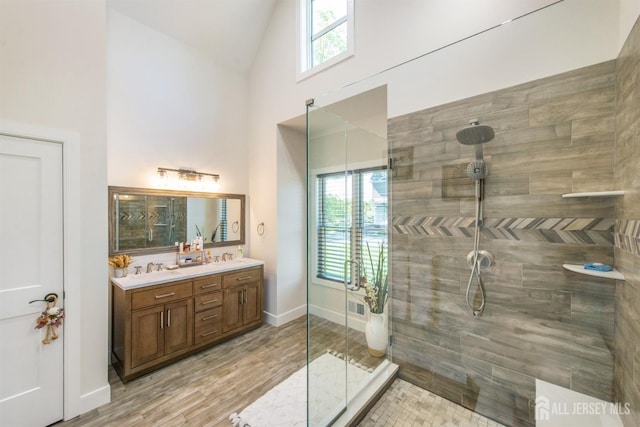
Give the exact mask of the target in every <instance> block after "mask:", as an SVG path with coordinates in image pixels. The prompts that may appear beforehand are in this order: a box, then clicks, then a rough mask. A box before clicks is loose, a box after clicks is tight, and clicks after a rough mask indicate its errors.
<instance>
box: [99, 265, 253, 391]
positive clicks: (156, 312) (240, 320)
mask: <svg viewBox="0 0 640 427" xmlns="http://www.w3.org/2000/svg"><path fill="white" fill-rule="evenodd" d="M263 264H264V263H263V262H262V261H257V260H253V259H249V258H241V259H237V260H233V261H228V262H219V263H209V264H204V265H201V266H195V267H188V268H181V269H178V270H170V271H169V270H166V271H161V272H153V273H149V274H141V275H129V276H127V277H123V278H112V279H111V290H112V299H113V304H112V358H113V366H114V368H115V369H116V372H117V373H118V375H120V378H121V379H122V380H123V381H125V382H126V381H129V380H130V379H132V378H135V377H137V376H140V375H143V374H145V373H147V372H150V371H152V370H154V369H157V368H159V367H161V366H164V365H167V364H169V363H171V362H174V361H175V360H177V359H180V358H183V357H185V356H187V355H190V354H193V353H196V352H198V351H201V350H203V349H204V348H207V347H210V346H212V345H215V344H217V343H219V342H221V341H224V340H226V339H229V338H231V337H234V336H237V335H240V334H242V333H244V332H247V331H249V330H251V329H255V328H257V327H259V326H260V325H261V324H262V294H263V291H262V290H263V280H264V270H263Z"/></svg>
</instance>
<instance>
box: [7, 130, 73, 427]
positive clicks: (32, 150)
mask: <svg viewBox="0 0 640 427" xmlns="http://www.w3.org/2000/svg"><path fill="white" fill-rule="evenodd" d="M62 208H63V203H62V144H58V143H55V142H48V141H38V140H32V139H26V138H18V137H12V136H6V135H0V425H3V426H12V427H18V426H20V427H21V426H37V427H41V426H46V425H48V424H51V423H54V422H56V421H58V420H61V419H62V418H63V357H62V356H63V340H64V331H63V327H60V328H58V329H57V330H56V331H57V333H58V335H59V338H58V339H57V340H53V341H51V343H50V344H43V343H42V340H43V339H44V335H45V333H46V330H47V328H46V327H45V328H42V329H37V330H36V329H35V326H36V319H37V317H38V316H39V315H40V313H41V312H42V311H43V310H44V308H45V303H44V302H43V301H38V302H34V303H33V304H29V301H32V300H42V299H43V298H44V297H45V296H46V295H47V294H49V293H52V292H53V293H56V294H58V296H59V298H58V306H63V305H64V304H63V295H62V292H63V264H62V261H63V228H62V227H63V211H62Z"/></svg>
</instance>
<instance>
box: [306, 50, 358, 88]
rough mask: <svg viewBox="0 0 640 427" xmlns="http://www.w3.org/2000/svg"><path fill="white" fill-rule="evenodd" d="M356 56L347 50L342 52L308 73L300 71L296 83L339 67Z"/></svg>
mask: <svg viewBox="0 0 640 427" xmlns="http://www.w3.org/2000/svg"><path fill="white" fill-rule="evenodd" d="M353 55H354V52H353V50H351V51H350V50H346V51H344V52H342V53H341V54H340V55H336V56H334V57H333V58H331V59H329V60H327V61H325V62H323V63H322V64H319V65H316V66H315V67H313V68H310V69H308V70H306V71H300V70H298V72H297V74H296V83H299V82H301V81H303V80H305V79H307V78H309V77H311V76H314V75H316V74H318V73H320V72H322V71H324V70H326V69H328V68H331V67H333V66H334V65H337V64H339V63H341V62H342V61H345V60H347V59H349V58H351V57H352V56H353Z"/></svg>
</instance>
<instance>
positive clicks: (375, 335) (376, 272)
mask: <svg viewBox="0 0 640 427" xmlns="http://www.w3.org/2000/svg"><path fill="white" fill-rule="evenodd" d="M386 249H387V248H386V246H385V245H384V243H380V246H379V248H378V254H377V257H375V259H374V257H373V256H372V254H371V247H370V246H369V243H368V242H367V255H368V258H369V259H368V261H369V265H366V264H365V276H364V277H363V279H362V282H363V286H364V290H365V297H364V301H365V302H366V303H367V306H368V307H369V311H368V313H367V324H366V326H365V336H366V338H367V346H368V347H369V354H371V355H372V356H375V357H382V356H384V355H385V353H386V351H387V345H388V342H389V328H388V325H387V313H385V306H386V303H387V299H388V297H389V288H388V282H387V257H386Z"/></svg>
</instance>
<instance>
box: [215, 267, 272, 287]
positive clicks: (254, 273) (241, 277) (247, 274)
mask: <svg viewBox="0 0 640 427" xmlns="http://www.w3.org/2000/svg"><path fill="white" fill-rule="evenodd" d="M261 278H262V269H261V268H250V269H246V270H242V271H239V272H237V273H229V274H225V275H224V276H222V287H223V288H228V287H230V286H236V285H243V284H245V283H251V282H256V281H258V280H260V279H261Z"/></svg>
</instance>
